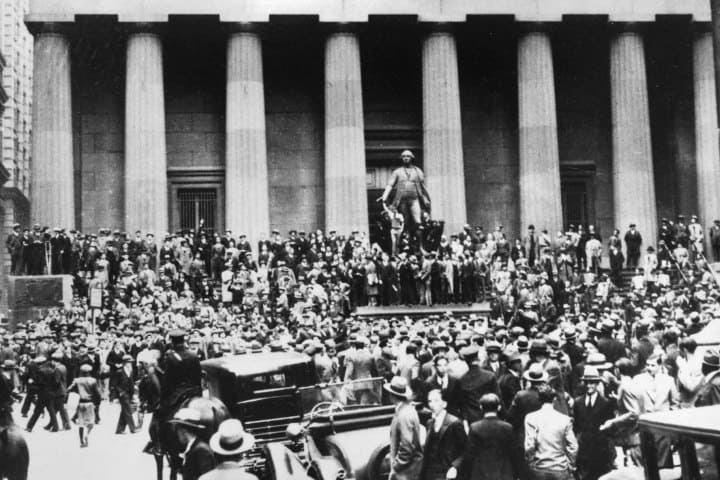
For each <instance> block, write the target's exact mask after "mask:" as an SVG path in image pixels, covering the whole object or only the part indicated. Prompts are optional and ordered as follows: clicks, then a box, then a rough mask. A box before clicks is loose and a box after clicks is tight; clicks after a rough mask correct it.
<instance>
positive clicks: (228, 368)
mask: <svg viewBox="0 0 720 480" xmlns="http://www.w3.org/2000/svg"><path fill="white" fill-rule="evenodd" d="M311 362H312V358H310V357H309V356H308V355H305V354H303V353H299V352H267V353H250V354H245V355H231V356H227V357H219V358H213V359H211V360H205V361H203V362H202V368H203V370H206V371H225V372H229V373H231V374H233V375H235V376H236V377H252V376H255V375H262V374H265V373H272V372H279V371H281V370H283V369H285V368H287V367H293V366H296V365H305V364H309V363H311Z"/></svg>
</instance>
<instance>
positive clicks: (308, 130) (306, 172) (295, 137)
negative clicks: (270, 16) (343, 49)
mask: <svg viewBox="0 0 720 480" xmlns="http://www.w3.org/2000/svg"><path fill="white" fill-rule="evenodd" d="M323 65H324V63H323V43H322V37H321V36H320V32H319V30H318V29H317V28H312V27H304V26H301V25H294V26H286V27H285V28H278V29H277V30H272V31H268V32H267V34H266V35H265V36H264V37H263V69H264V75H265V112H266V117H265V125H266V134H267V150H268V151H267V156H268V177H269V183H270V227H271V228H278V229H280V230H281V231H283V232H284V233H286V232H287V230H288V229H289V228H291V227H294V228H297V229H304V230H310V229H316V228H324V222H325V220H324V219H325V180H324V175H325V173H324V172H325V169H324V147H323V145H324V143H323V142H324V139H323V137H324V113H323V112H324V96H323V95H324V93H323V78H324V66H323Z"/></svg>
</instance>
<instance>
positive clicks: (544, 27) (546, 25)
mask: <svg viewBox="0 0 720 480" xmlns="http://www.w3.org/2000/svg"><path fill="white" fill-rule="evenodd" d="M515 25H516V26H517V31H518V33H520V34H527V33H547V34H550V33H552V32H554V31H555V29H556V28H557V26H558V24H557V23H552V22H517V23H516V24H515Z"/></svg>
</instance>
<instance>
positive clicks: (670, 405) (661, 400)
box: [633, 349, 680, 468]
mask: <svg viewBox="0 0 720 480" xmlns="http://www.w3.org/2000/svg"><path fill="white" fill-rule="evenodd" d="M663 358H664V355H663V351H662V350H661V349H658V350H656V351H655V352H654V353H653V354H652V355H651V356H650V357H649V358H648V359H647V362H646V363H645V372H643V373H641V374H639V375H636V376H635V377H634V378H633V381H634V382H635V383H636V384H637V385H640V386H641V389H642V392H643V394H644V395H645V398H644V404H645V411H647V412H665V411H669V410H675V409H677V408H678V407H679V406H680V394H679V393H678V390H677V386H676V384H675V379H674V378H673V377H671V376H670V375H668V374H667V373H665V372H663V371H662V366H663ZM653 437H654V439H655V448H656V449H657V456H658V467H659V468H672V466H673V460H672V449H671V446H672V442H671V438H670V437H669V436H667V435H660V434H657V433H655V434H653Z"/></svg>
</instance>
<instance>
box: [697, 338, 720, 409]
mask: <svg viewBox="0 0 720 480" xmlns="http://www.w3.org/2000/svg"><path fill="white" fill-rule="evenodd" d="M701 369H702V374H703V375H705V378H704V379H703V382H702V384H701V386H700V390H699V391H698V396H697V401H696V402H695V405H696V406H698V407H702V406H708V405H720V353H718V351H717V350H715V349H711V350H708V351H707V352H706V353H705V355H704V356H703V362H702V367H701Z"/></svg>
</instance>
